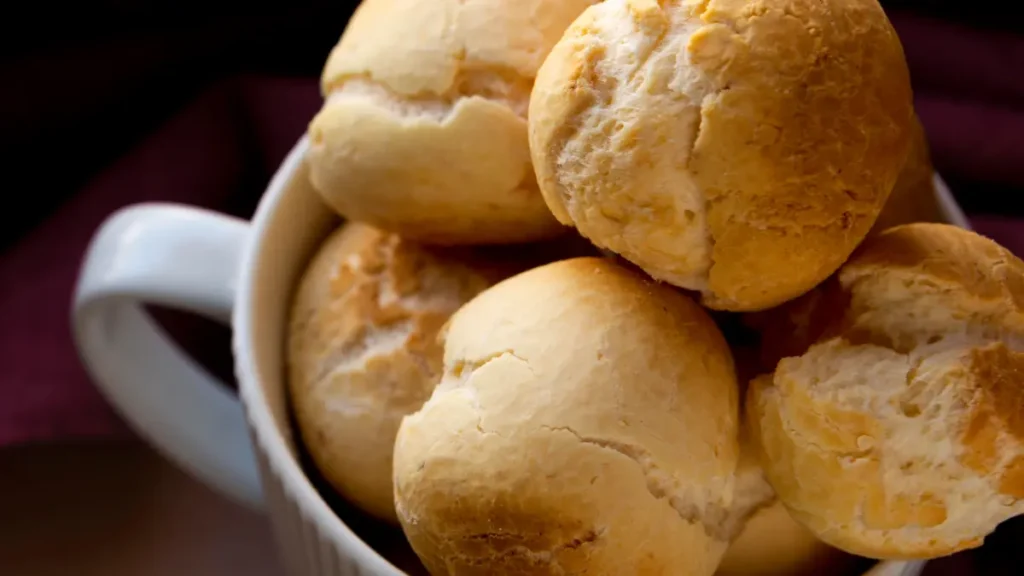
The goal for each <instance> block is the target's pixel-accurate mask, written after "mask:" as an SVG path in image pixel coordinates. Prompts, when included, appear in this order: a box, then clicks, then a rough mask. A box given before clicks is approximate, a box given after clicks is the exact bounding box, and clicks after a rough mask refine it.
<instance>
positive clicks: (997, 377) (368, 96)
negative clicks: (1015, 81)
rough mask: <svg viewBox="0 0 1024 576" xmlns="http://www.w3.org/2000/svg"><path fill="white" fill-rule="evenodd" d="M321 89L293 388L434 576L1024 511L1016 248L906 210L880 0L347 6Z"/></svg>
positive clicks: (331, 454) (650, 565)
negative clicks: (729, 331) (332, 222)
mask: <svg viewBox="0 0 1024 576" xmlns="http://www.w3.org/2000/svg"><path fill="white" fill-rule="evenodd" d="M322 80H323V83H322V88H323V92H324V96H325V101H324V104H323V108H322V109H321V111H320V112H319V114H317V116H316V117H315V118H314V119H313V121H312V122H311V124H310V127H309V136H310V142H311V144H310V151H309V155H308V158H307V163H308V165H309V168H310V177H311V179H312V183H313V185H314V187H315V188H316V190H317V191H318V192H319V194H320V195H321V196H322V198H323V201H324V202H325V203H326V204H327V205H329V206H330V207H332V208H333V209H334V210H335V211H336V212H337V213H338V214H339V216H341V218H342V219H343V221H344V222H345V223H344V224H342V225H341V226H340V227H339V228H338V230H337V231H335V232H334V233H333V234H331V235H330V236H329V237H328V238H327V239H326V240H325V241H324V243H323V245H322V246H321V248H320V249H319V252H318V253H317V254H316V255H315V257H314V258H313V259H312V261H311V262H310V264H309V266H308V268H307V270H306V272H305V274H304V276H303V277H302V279H301V281H300V284H299V286H298V288H297V291H296V294H295V297H294V303H293V306H292V318H291V324H290V332H289V335H288V359H289V391H290V396H291V403H292V406H293V409H294V414H295V421H296V423H297V427H298V430H299V431H300V433H301V437H302V439H303V442H304V445H305V447H306V449H307V450H308V452H309V454H310V455H311V458H312V462H313V463H314V464H315V466H316V467H317V468H318V470H319V472H320V473H321V474H322V476H323V477H324V478H325V479H326V480H327V482H328V483H329V484H330V486H331V488H332V489H334V490H336V491H337V492H338V493H339V494H340V495H342V496H343V497H345V498H346V499H348V500H350V501H351V502H353V503H355V504H356V505H358V506H359V507H361V508H363V509H364V510H365V511H367V512H369V513H371V514H373V515H375V516H377V517H379V518H381V519H383V520H386V521H391V522H395V523H398V524H400V525H401V528H402V530H403V531H404V534H405V536H406V538H407V539H408V541H409V543H410V544H411V546H412V548H413V550H414V551H415V552H416V554H417V556H418V557H419V558H420V560H421V561H422V563H423V565H424V566H425V568H426V569H427V570H428V571H429V572H430V573H431V574H434V575H443V574H452V575H455V574H488V575H501V574H552V575H554V574H623V575H627V574H666V575H684V576H685V575H711V574H715V573H716V572H717V573H719V574H730V575H736V574H800V573H807V574H818V573H826V572H828V571H835V570H836V569H837V568H836V567H837V566H838V565H839V563H842V562H849V561H850V559H851V558H852V556H851V555H857V556H862V557H866V558H871V559H911V558H931V557H936V556H941V555H946V554H950V553H953V552H956V551H958V550H963V549H966V548H971V547H975V546H979V545H980V544H981V543H982V541H983V540H984V538H985V536H986V535H987V534H989V533H990V532H992V531H993V530H994V529H995V528H996V527H997V525H998V524H999V523H1000V522H1002V521H1003V520H1006V519H1008V518H1010V517H1013V516H1016V515H1019V514H1022V513H1024V263H1022V261H1021V260H1020V259H1018V258H1016V257H1015V256H1013V255H1012V254H1010V253H1009V252H1008V251H1007V250H1005V249H1003V248H1002V247H1000V246H998V245H997V244H995V243H994V242H992V241H991V240H988V239H985V238H983V237H981V236H978V235H976V234H974V233H972V232H968V231H965V230H962V229H958V228H955V227H952V226H949V225H945V224H937V223H926V222H929V221H935V220H937V219H939V211H938V208H937V204H936V203H935V194H934V190H933V189H932V182H933V180H932V168H931V165H930V162H929V159H928V148H927V143H926V139H925V136H924V132H923V130H922V129H921V127H920V124H919V123H918V121H917V119H916V117H915V114H914V110H913V106H912V97H911V88H910V80H909V75H908V72H907V66H906V63H905V61H904V56H903V52H902V48H901V46H900V43H899V40H898V39H897V37H896V34H895V32H894V31H893V28H892V26H891V25H890V23H889V21H888V20H887V18H886V16H885V14H884V13H883V11H882V9H881V7H880V6H879V4H878V2H877V0H658V1H655V0H604V1H603V2H595V1H588V0H435V1H431V2H424V1H420V0H364V1H363V3H362V5H361V6H360V7H359V8H358V10H357V11H356V12H355V15H354V16H353V17H352V19H351V21H350V22H349V24H348V27H347V29H346V30H345V32H344V34H343V36H342V37H341V40H340V42H339V43H338V44H337V46H336V47H335V48H334V50H333V51H332V52H331V54H330V56H329V58H328V60H327V63H326V66H325V69H324V73H323V79H322ZM723 319H727V320H728V321H729V322H732V321H733V320H737V321H738V322H739V323H741V324H743V325H745V326H747V327H749V329H751V330H753V331H755V333H756V334H757V335H758V339H756V340H755V341H758V342H759V344H758V346H757V347H756V349H755V350H753V351H752V353H749V352H751V351H749V350H746V351H741V350H739V345H738V344H737V343H736V342H730V341H729V340H728V339H727V338H726V336H725V335H724V334H723V331H722V328H721V321H723ZM730 345H732V347H731V346H730ZM741 352H743V353H742V354H741ZM737 359H742V362H741V364H740V365H737Z"/></svg>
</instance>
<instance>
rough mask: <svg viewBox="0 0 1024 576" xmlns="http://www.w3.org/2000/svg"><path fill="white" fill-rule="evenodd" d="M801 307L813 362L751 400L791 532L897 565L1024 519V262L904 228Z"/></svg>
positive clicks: (941, 228) (805, 361)
mask: <svg viewBox="0 0 1024 576" xmlns="http://www.w3.org/2000/svg"><path fill="white" fill-rule="evenodd" d="M800 308H802V314H803V315H804V316H805V319H804V320H803V321H802V324H803V325H805V326H809V327H813V329H807V330H804V331H803V332H802V334H801V335H800V339H802V340H803V341H804V342H803V346H804V350H802V351H790V353H789V355H788V356H787V357H784V358H782V359H781V360H780V361H779V362H778V364H777V366H776V367H775V370H774V373H773V374H769V375H766V376H762V377H759V378H757V379H755V380H754V382H753V383H752V384H751V386H750V388H749V390H748V394H749V396H748V402H747V417H748V418H749V419H750V423H751V429H752V430H754V431H755V432H756V434H757V436H758V437H759V440H758V442H757V445H758V446H759V449H760V450H762V451H763V452H762V457H761V461H762V462H767V463H770V464H769V465H767V466H766V468H765V471H766V474H767V476H768V479H769V481H770V482H771V484H772V486H773V487H774V488H775V490H776V493H777V494H778V495H779V498H780V499H781V500H782V501H783V502H784V503H785V505H786V506H787V507H788V508H789V510H790V512H791V513H792V514H793V515H794V517H795V518H797V519H798V520H799V521H800V522H801V523H803V524H804V525H806V526H807V527H808V528H809V529H811V530H812V532H814V533H815V534H816V535H817V536H818V537H819V538H821V539H822V540H824V541H826V542H828V543H830V544H833V545H835V546H837V547H840V548H842V549H844V550H847V551H849V552H852V553H854V554H858V555H862V556H868V557H873V558H894V559H900V558H928V557H935V556H942V555H946V554H951V553H953V552H956V551H959V550H963V549H966V548H972V547H976V546H980V545H981V544H982V542H983V540H984V538H985V536H986V535H988V534H989V533H990V532H991V531H992V530H994V529H995V528H996V526H997V525H998V524H999V523H1000V522H1002V521H1003V520H1006V519H1007V518H1010V517H1013V516H1016V515H1019V514H1022V513H1024V474H1022V470H1024V262H1021V260H1019V259H1017V258H1016V257H1014V256H1013V255H1012V254H1010V252H1009V251H1007V250H1006V249H1004V248H1002V247H1001V246H999V245H997V244H996V243H994V242H992V241H991V240H988V239H986V238H983V237H981V236H979V235H977V234H975V233H973V232H969V231H965V230H961V229H959V228H955V227H953V226H948V225H943V224H910V225H904V226H898V227H896V228H891V229H889V230H887V231H885V232H883V233H881V234H880V235H878V236H876V237H873V238H871V239H869V240H868V241H866V242H865V243H864V245H863V246H862V247H861V248H860V249H858V251H857V252H855V253H854V255H853V256H852V257H851V259H850V261H849V262H848V263H847V264H846V265H844V267H843V268H842V269H841V270H840V271H839V273H838V274H837V275H836V276H835V277H833V278H832V279H830V280H829V281H828V282H827V283H826V284H824V285H823V286H822V287H820V288H819V289H817V290H816V291H815V292H814V293H812V294H811V295H808V297H807V298H806V302H804V303H802V304H800ZM767 337H768V339H776V338H781V337H783V336H782V334H781V333H768V335H767Z"/></svg>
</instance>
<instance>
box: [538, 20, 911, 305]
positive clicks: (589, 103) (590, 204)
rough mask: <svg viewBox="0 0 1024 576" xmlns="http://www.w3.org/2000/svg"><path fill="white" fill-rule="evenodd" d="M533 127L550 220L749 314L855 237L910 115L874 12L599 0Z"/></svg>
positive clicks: (812, 279)
mask: <svg viewBox="0 0 1024 576" xmlns="http://www.w3.org/2000/svg"><path fill="white" fill-rule="evenodd" d="M529 112H530V115H529V129H530V149H531V152H532V155H533V162H534V168H535V170H536V172H537V178H538V181H539V184H540V188H541V192H542V193H543V194H544V199H545V200H546V201H547V203H548V206H549V207H550V208H551V210H552V212H553V213H554V214H555V216H556V217H557V218H558V220H559V221H561V222H562V223H564V224H569V225H573V226H575V227H576V228H577V229H578V230H579V231H580V233H582V234H583V235H584V236H586V237H587V238H589V239H590V240H591V241H593V242H594V243H595V244H597V245H598V246H601V247H604V248H608V249H611V250H612V251H614V252H616V253H618V254H621V255H622V256H624V257H626V258H627V259H629V260H630V261H632V262H634V263H636V264H637V265H639V266H640V267H641V268H643V269H644V270H645V271H647V272H648V273H649V274H651V275H652V276H654V277H655V278H658V279H660V280H664V281H667V282H670V283H672V284H675V285H677V286H681V287H683V288H688V289H691V290H697V291H700V292H701V294H702V299H703V303H704V304H705V305H707V306H708V307H711V308H715V309H722V310H733V311H749V310H758V309H764V308H768V307H771V306H774V305H777V304H779V303H781V302H783V301H786V300H789V299H791V298H793V297H795V296H797V295H799V294H801V293H803V292H805V291H807V290H809V289H810V288H811V287H813V286H815V285H816V284H818V283H819V282H821V281H822V280H824V279H825V278H826V277H827V276H828V275H829V274H831V273H832V272H834V271H835V270H836V269H837V268H838V267H839V266H840V265H841V264H842V263H843V262H844V261H845V260H846V258H847V257H848V256H849V255H850V253H851V252H852V250H853V249H854V247H856V246H857V244H858V243H859V242H860V241H861V240H862V239H863V238H864V236H865V235H866V234H867V232H868V230H869V229H870V228H871V225H872V224H873V223H874V222H875V219H876V218H877V216H878V213H879V211H880V210H881V209H882V206H883V204H884V203H885V200H886V198H887V196H888V194H889V192H890V191H891V190H892V187H893V185H894V183H895V182H896V178H897V175H898V174H899V171H900V168H901V167H902V165H903V161H904V159H905V158H906V156H907V150H908V147H909V143H910V123H911V113H912V109H911V92H910V81H909V75H908V72H907V66H906V63H905V61H904V59H903V51H902V48H901V46H900V43H899V40H898V39H897V37H896V33H895V32H894V31H893V29H892V26H890V24H889V21H888V20H887V19H886V17H885V14H884V13H883V12H882V9H881V7H880V6H879V5H878V2H877V0H756V1H755V0H711V1H696V0H669V1H667V2H654V1H653V0H606V1H605V2H602V3H600V4H597V5H595V6H592V7H590V8H588V9H587V10H586V11H585V12H584V13H583V14H582V15H581V16H580V17H579V18H578V19H577V20H576V21H575V22H574V23H573V25H572V26H571V27H570V28H569V29H568V30H567V31H566V33H565V35H564V36H563V38H562V40H561V41H560V42H559V43H558V44H557V45H556V46H555V47H554V48H553V49H552V51H551V54H550V55H549V57H548V58H547V60H546V61H545V62H544V65H543V66H542V67H541V70H540V72H539V73H538V75H537V81H536V83H535V86H534V90H533V94H532V96H531V99H530V111H529Z"/></svg>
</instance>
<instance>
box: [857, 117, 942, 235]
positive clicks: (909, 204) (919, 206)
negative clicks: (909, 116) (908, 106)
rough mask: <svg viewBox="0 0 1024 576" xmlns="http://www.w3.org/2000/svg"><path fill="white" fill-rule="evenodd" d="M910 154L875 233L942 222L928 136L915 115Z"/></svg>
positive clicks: (878, 221)
mask: <svg viewBox="0 0 1024 576" xmlns="http://www.w3.org/2000/svg"><path fill="white" fill-rule="evenodd" d="M911 126H912V132H911V140H910V154H908V155H907V161H906V162H905V163H904V164H903V170H902V171H900V176H899V178H898V179H897V180H896V185H895V186H893V189H892V193H891V194H889V199H888V200H887V201H886V203H885V207H884V208H882V213H881V214H879V215H878V220H876V221H875V225H874V227H873V228H872V229H871V232H872V233H878V232H881V231H882V230H885V229H887V228H892V227H893V226H899V225H900V224H910V223H912V222H941V221H942V210H941V209H940V207H939V200H938V197H937V196H936V194H935V169H934V168H932V160H931V154H930V153H929V150H928V135H927V134H926V133H925V131H924V127H923V126H921V121H920V120H919V119H918V118H917V116H916V115H915V116H914V122H913V124H912V125H911Z"/></svg>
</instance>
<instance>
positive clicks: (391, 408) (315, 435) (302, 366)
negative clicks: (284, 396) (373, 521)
mask: <svg viewBox="0 0 1024 576" xmlns="http://www.w3.org/2000/svg"><path fill="white" fill-rule="evenodd" d="M499 276H500V274H499V273H498V272H497V271H496V270H493V269H490V268H488V267H487V266H486V265H475V266H474V265H473V263H472V260H471V259H470V258H468V257H464V256H456V255H449V254H444V253H441V252H438V251H428V250H426V249H424V248H422V247H420V246H418V245H416V244H414V243H411V242H408V241H404V240H402V239H400V238H399V237H398V236H396V235H394V234H389V233H385V232H382V231H379V230H377V229H374V228H371V227H369V226H366V225H362V224H348V225H345V226H343V227H342V228H340V229H338V230H337V231H335V232H334V233H333V234H331V235H330V236H329V237H328V238H327V239H326V240H325V241H324V243H323V245H322V246H321V248H320V250H319V251H318V253H317V254H316V256H315V257H314V258H313V260H312V261H311V263H310V265H309V268H308V269H307V271H306V272H305V274H304V275H303V277H302V279H301V280H300V282H299V287H298V291H297V293H296V296H295V301H294V303H293V306H292V313H291V321H290V327H289V342H288V368H289V378H288V384H289V394H290V399H291V403H292V406H293V408H294V411H295V417H296V424H297V427H298V429H299V432H300V433H301V435H302V438H303V441H304V444H305V445H306V447H307V449H308V450H309V453H310V455H311V456H312V458H313V461H314V462H315V463H316V465H317V468H318V469H319V470H320V471H321V473H322V474H323V476H324V477H325V478H326V480H327V481H328V482H329V483H330V484H331V485H332V486H333V487H334V488H335V489H336V490H337V491H338V492H339V493H341V494H342V495H343V496H345V497H346V498H348V499H349V500H350V501H352V502H353V503H355V504H357V505H358V506H360V507H361V508H363V509H365V510H366V511H368V512H370V513H372V514H374V515H375V516H378V517H380V518H384V519H387V520H391V521H396V520H397V519H396V517H395V511H394V504H393V501H392V490H391V453H392V447H393V444H394V438H395V433H396V432H397V430H398V425H399V423H400V421H401V418H402V417H403V416H405V415H406V414H408V413H410V412H413V411H415V410H417V409H419V407H420V406H421V405H422V404H423V402H424V401H425V400H426V399H427V398H428V397H429V395H430V392H431V391H432V390H433V388H434V384H435V383H436V380H437V377H438V376H439V375H440V373H441V355H442V350H441V346H440V344H439V343H438V342H437V334H438V332H439V331H440V329H441V327H442V326H443V325H444V323H445V322H447V320H448V317H449V316H450V315H451V314H452V312H454V311H455V310H456V309H457V308H458V307H459V306H461V305H462V304H463V303H465V302H466V301H468V300H469V299H470V298H471V297H473V296H474V295H476V294H477V293H478V292H480V291H481V290H483V289H484V288H486V287H487V286H488V285H490V284H491V283H492V282H493V281H495V280H497V279H498V277H499Z"/></svg>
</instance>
